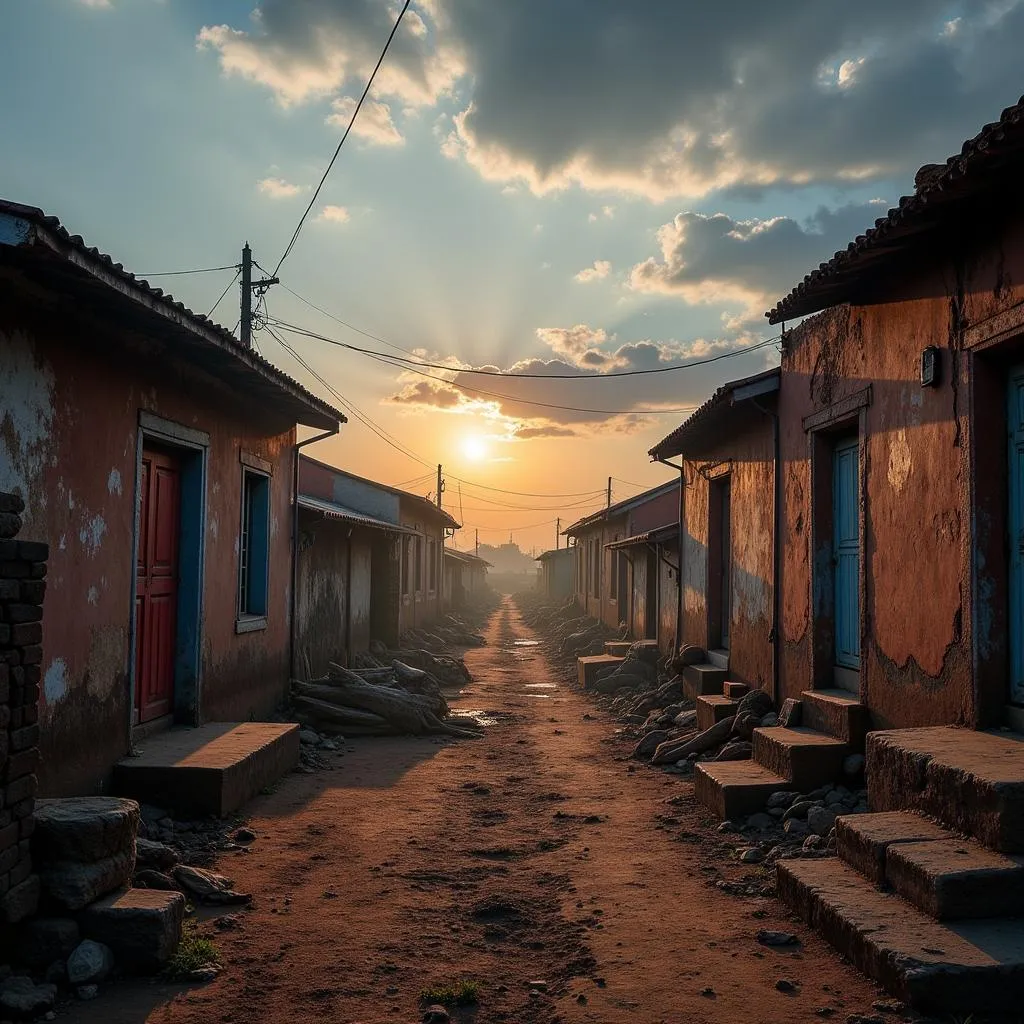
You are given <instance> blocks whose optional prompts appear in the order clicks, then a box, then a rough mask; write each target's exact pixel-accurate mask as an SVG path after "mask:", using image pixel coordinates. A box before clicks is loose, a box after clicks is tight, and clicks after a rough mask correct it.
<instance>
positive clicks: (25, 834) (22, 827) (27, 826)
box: [18, 816, 36, 840]
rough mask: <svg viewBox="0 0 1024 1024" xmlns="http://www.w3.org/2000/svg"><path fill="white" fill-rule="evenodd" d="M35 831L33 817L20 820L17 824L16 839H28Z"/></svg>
mask: <svg viewBox="0 0 1024 1024" xmlns="http://www.w3.org/2000/svg"><path fill="white" fill-rule="evenodd" d="M35 830H36V819H35V817H34V816H33V817H28V818H22V819H21V821H19V822H18V839H19V840H21V839H29V838H31V836H32V833H33V832H34V831H35Z"/></svg>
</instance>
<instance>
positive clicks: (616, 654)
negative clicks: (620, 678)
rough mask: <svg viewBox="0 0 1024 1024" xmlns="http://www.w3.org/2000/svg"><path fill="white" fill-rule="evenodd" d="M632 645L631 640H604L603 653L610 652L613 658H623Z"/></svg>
mask: <svg viewBox="0 0 1024 1024" xmlns="http://www.w3.org/2000/svg"><path fill="white" fill-rule="evenodd" d="M632 646H633V641H632V640H605V642H604V653H605V654H610V655H611V656H612V657H613V658H624V657H625V656H626V655H627V654H629V649H630V647H632Z"/></svg>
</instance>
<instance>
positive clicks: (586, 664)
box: [576, 654, 626, 690]
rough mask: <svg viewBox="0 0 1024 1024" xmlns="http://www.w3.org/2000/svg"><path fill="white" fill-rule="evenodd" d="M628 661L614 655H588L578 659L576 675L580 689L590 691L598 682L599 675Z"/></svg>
mask: <svg viewBox="0 0 1024 1024" xmlns="http://www.w3.org/2000/svg"><path fill="white" fill-rule="evenodd" d="M625 660H626V659H625V658H618V657H616V656H615V655H613V654H588V655H586V656H585V657H582V658H577V659H576V673H577V676H578V679H579V684H580V689H581V690H589V689H590V688H591V687H592V686H593V685H594V682H595V681H596V677H597V673H598V672H599V671H600V670H601V669H603V668H607V667H608V666H609V665H621V664H622V663H623V662H624V661H625Z"/></svg>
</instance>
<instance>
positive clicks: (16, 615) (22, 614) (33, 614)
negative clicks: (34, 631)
mask: <svg viewBox="0 0 1024 1024" xmlns="http://www.w3.org/2000/svg"><path fill="white" fill-rule="evenodd" d="M5 615H6V619H7V621H8V622H10V623H15V622H42V621H43V609H42V607H41V606H40V605H38V604H21V603H17V604H9V605H7V608H6V611H5Z"/></svg>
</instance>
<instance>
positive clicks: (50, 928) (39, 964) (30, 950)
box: [17, 917, 81, 968]
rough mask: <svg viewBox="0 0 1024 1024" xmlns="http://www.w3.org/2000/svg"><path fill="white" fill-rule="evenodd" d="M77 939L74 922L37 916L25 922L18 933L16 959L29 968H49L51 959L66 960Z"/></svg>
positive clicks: (60, 918)
mask: <svg viewBox="0 0 1024 1024" xmlns="http://www.w3.org/2000/svg"><path fill="white" fill-rule="evenodd" d="M80 941H81V934H80V933H79V930H78V922H77V921H73V920H72V919H71V918H69V917H37V918H35V919H34V920H32V921H28V922H27V923H26V924H25V926H24V928H22V930H21V931H20V933H19V935H18V941H17V951H18V960H19V961H20V962H21V963H23V964H26V965H27V966H28V967H36V968H43V967H49V965H50V964H52V963H53V961H54V960H66V959H67V958H68V957H69V956H70V955H71V953H72V952H73V951H74V949H75V947H76V946H77V945H78V943H79V942H80Z"/></svg>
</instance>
